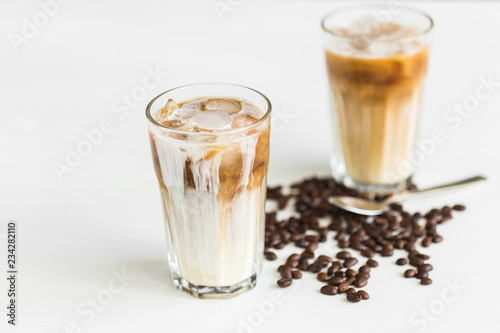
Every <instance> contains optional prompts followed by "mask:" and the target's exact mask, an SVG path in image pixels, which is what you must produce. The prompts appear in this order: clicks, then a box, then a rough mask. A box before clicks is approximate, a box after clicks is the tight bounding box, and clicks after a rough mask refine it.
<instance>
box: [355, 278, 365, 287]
mask: <svg viewBox="0 0 500 333" xmlns="http://www.w3.org/2000/svg"><path fill="white" fill-rule="evenodd" d="M367 283H368V280H365V279H356V281H354V286H356V288H362V287H364V286H366V284H367Z"/></svg>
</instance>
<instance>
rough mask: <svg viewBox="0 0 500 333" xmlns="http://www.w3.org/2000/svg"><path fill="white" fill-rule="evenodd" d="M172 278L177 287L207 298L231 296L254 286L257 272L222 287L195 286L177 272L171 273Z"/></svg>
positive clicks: (195, 295)
mask: <svg viewBox="0 0 500 333" xmlns="http://www.w3.org/2000/svg"><path fill="white" fill-rule="evenodd" d="M173 279H174V285H175V287H176V288H177V289H179V290H182V291H184V292H186V293H188V294H190V295H192V296H194V297H197V298H207V299H223V298H231V297H234V296H236V295H239V294H242V293H244V292H245V291H248V290H250V289H252V288H254V287H255V285H256V284H257V274H253V275H252V276H250V277H249V278H248V279H246V280H243V281H241V282H239V283H237V284H235V285H232V286H223V287H210V286H197V285H195V284H192V283H191V282H188V281H186V280H184V279H183V278H182V277H181V276H179V275H177V274H173Z"/></svg>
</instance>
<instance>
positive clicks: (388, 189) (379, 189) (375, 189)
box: [334, 175, 411, 195]
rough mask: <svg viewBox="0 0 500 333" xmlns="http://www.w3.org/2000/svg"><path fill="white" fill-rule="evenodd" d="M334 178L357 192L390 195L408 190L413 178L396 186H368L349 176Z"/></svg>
mask: <svg viewBox="0 0 500 333" xmlns="http://www.w3.org/2000/svg"><path fill="white" fill-rule="evenodd" d="M334 178H335V179H336V180H337V181H338V182H340V183H341V184H344V185H345V186H347V187H349V188H353V189H355V190H358V191H360V192H368V193H373V194H382V195H383V194H390V193H394V192H398V191H402V190H404V189H406V187H407V186H408V184H409V183H410V182H411V177H408V178H407V179H405V180H403V181H401V182H399V183H396V184H366V183H358V182H356V181H354V180H352V179H351V178H350V177H349V176H345V177H339V178H337V177H335V175H334Z"/></svg>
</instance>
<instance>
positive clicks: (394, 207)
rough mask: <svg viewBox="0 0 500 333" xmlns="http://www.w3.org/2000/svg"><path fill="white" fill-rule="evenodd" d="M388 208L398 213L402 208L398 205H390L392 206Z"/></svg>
mask: <svg viewBox="0 0 500 333" xmlns="http://www.w3.org/2000/svg"><path fill="white" fill-rule="evenodd" d="M389 207H391V209H392V210H395V211H398V212H401V211H403V206H401V205H400V204H398V203H392V204H390V205H389Z"/></svg>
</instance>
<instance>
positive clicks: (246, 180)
mask: <svg viewBox="0 0 500 333" xmlns="http://www.w3.org/2000/svg"><path fill="white" fill-rule="evenodd" d="M270 114H271V104H270V102H269V100H268V99H267V98H266V97H265V96H264V95H262V94H261V93H259V92H257V91H256V90H253V89H250V88H247V87H243V86H238V85H232V84H222V83H206V84H194V85H188V86H183V87H179V88H175V89H172V90H169V91H167V92H165V93H163V94H161V95H159V96H158V97H156V98H155V99H153V100H152V101H151V102H150V103H149V105H148V106H147V110H146V115H147V118H148V126H149V136H150V141H151V150H152V153H153V162H154V167H155V171H156V176H157V178H158V181H159V184H160V190H161V196H162V201H163V209H164V216H165V223H166V229H167V246H168V262H169V265H170V270H171V273H172V277H173V280H174V284H175V285H176V287H177V288H178V289H181V290H184V291H186V292H188V293H190V294H192V295H194V296H197V297H200V298H225V297H231V296H234V295H236V294H239V293H241V292H243V291H245V290H249V289H251V288H253V287H254V286H255V284H256V279H257V274H258V273H259V270H260V265H261V259H262V255H263V249H264V242H263V237H264V219H265V207H264V205H265V199H266V175H267V167H268V163H269V136H270Z"/></svg>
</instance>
